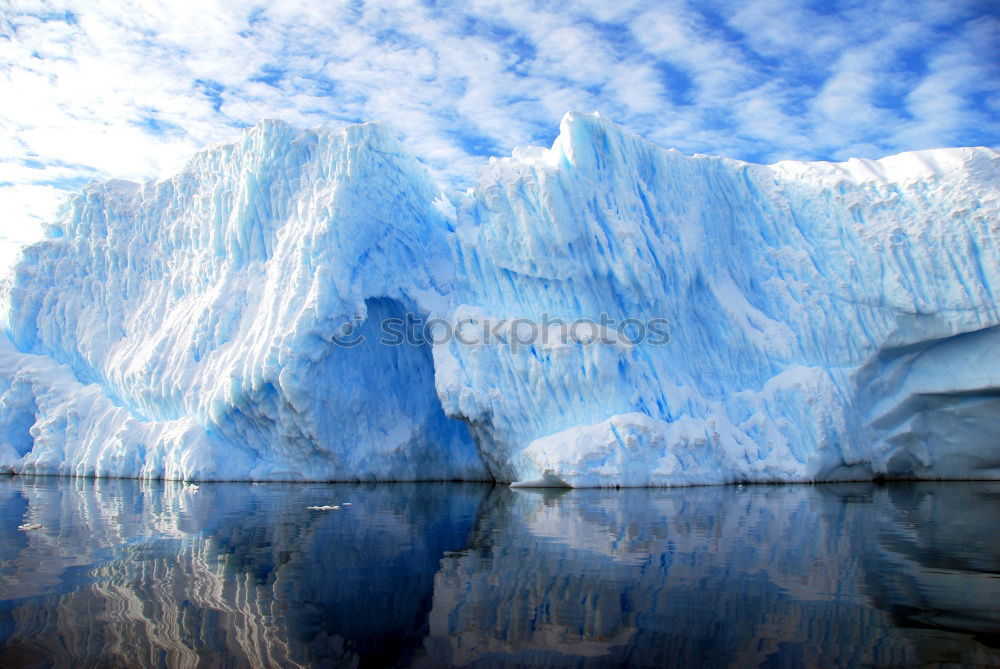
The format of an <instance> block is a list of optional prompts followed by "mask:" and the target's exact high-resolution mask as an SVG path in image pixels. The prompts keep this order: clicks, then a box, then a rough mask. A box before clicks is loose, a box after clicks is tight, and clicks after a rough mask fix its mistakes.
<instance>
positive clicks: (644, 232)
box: [0, 114, 1000, 486]
mask: <svg viewBox="0 0 1000 669" xmlns="http://www.w3.org/2000/svg"><path fill="white" fill-rule="evenodd" d="M998 290H1000V156H998V154H997V153H996V152H995V151H992V150H989V149H947V150H937V151H923V152H915V153H909V154H901V155H899V156H894V157H890V158H886V159H883V160H880V161H858V160H852V161H848V162H847V163H840V164H833V163H792V162H787V163H778V164H776V165H771V166H759V165H750V164H746V163H741V162H738V161H732V160H727V159H722V158H714V157H709V156H693V157H691V156H684V155H682V154H680V153H678V152H676V151H667V150H663V149H662V148H660V147H658V146H656V145H654V144H651V143H649V142H646V141H644V140H642V139H640V138H637V137H634V136H630V135H628V134H626V133H624V132H622V131H621V130H620V129H618V128H617V127H615V126H613V125H612V124H610V123H607V122H606V121H604V120H602V119H601V118H600V117H598V116H596V115H593V116H587V115H576V114H569V115H567V116H566V117H565V118H564V120H563V123H562V127H561V132H560V135H559V138H558V139H557V140H556V142H555V144H554V145H553V147H552V148H551V149H528V150H521V151H515V153H514V156H513V157H511V158H507V159H502V160H495V159H494V160H491V162H490V165H489V166H488V167H487V168H485V169H484V170H483V171H482V172H481V173H480V175H479V179H478V182H477V184H476V186H475V188H473V189H471V190H470V191H469V192H468V193H466V194H452V195H450V196H449V197H448V198H447V199H444V198H441V197H439V196H438V193H437V192H436V190H435V188H434V187H433V185H432V184H431V183H430V181H429V179H428V177H427V175H426V173H425V171H424V170H423V168H422V167H421V166H420V164H419V163H418V162H417V161H416V160H415V159H414V158H412V157H411V156H408V155H407V154H405V153H404V152H403V151H402V150H401V149H400V147H399V145H398V144H397V143H396V141H395V140H394V139H393V138H392V136H391V134H389V133H388V132H387V131H386V130H385V129H383V128H382V127H380V126H378V125H377V124H366V125H360V126H352V127H350V128H348V129H347V130H346V131H344V132H343V133H332V132H327V131H323V130H316V131H307V132H295V131H293V130H292V129H291V128H289V127H287V126H285V125H283V124H281V123H277V122H264V123H262V124H260V125H258V126H257V127H256V128H254V129H252V130H250V131H248V132H247V133H246V134H245V135H244V137H243V139H242V140H241V141H240V142H238V143H236V144H232V145H220V146H217V147H213V148H210V149H208V150H206V151H205V152H203V153H201V154H199V155H198V156H196V157H195V158H194V159H193V161H192V162H191V164H190V165H189V167H188V168H187V170H186V171H185V172H183V173H182V174H180V175H178V176H177V177H175V178H174V179H171V180H168V181H163V182H158V183H149V184H145V185H143V186H138V185H134V184H126V183H121V182H109V183H103V184H95V185H92V186H89V187H88V188H87V189H85V190H84V192H83V193H82V194H81V195H80V196H78V197H77V198H76V199H75V200H74V201H73V202H72V203H70V205H69V207H68V208H67V210H66V211H65V212H64V213H63V214H62V216H61V218H60V219H59V220H58V221H57V222H55V223H54V224H53V225H52V226H50V228H49V231H48V240H47V241H45V242H43V243H41V244H38V245H35V246H33V247H30V248H29V249H27V250H26V251H25V253H24V255H23V257H22V259H21V261H20V263H19V264H18V265H17V267H16V270H15V272H14V274H13V276H12V278H11V280H10V282H9V288H8V291H9V296H8V300H9V313H8V332H9V334H10V338H11V340H12V342H13V344H12V345H10V344H7V345H5V348H4V349H3V350H2V351H0V363H2V365H3V372H4V374H3V378H4V381H3V384H5V385H3V386H2V387H0V390H2V391H3V394H2V395H0V416H2V417H3V418H5V419H6V420H5V422H4V424H5V425H7V426H9V427H8V429H7V434H6V435H4V439H3V441H0V466H4V467H6V468H9V469H13V470H16V471H45V472H72V473H88V474H89V473H96V474H103V475H131V476H147V477H170V478H185V477H187V478H251V479H266V478H308V479H358V478H360V479H382V480H385V479H396V478H403V479H412V478H437V479H449V478H489V477H493V478H495V479H497V480H502V481H519V480H520V481H525V480H542V481H550V482H551V481H553V480H557V481H561V482H565V483H567V484H569V485H588V486H589V485H677V484H690V483H718V482H725V481H736V480H812V479H828V478H867V477H871V476H877V475H890V476H895V475H906V476H921V477H937V476H959V477H996V476H1000V392H998V390H1000V355H998V353H1000V328H998V327H997V326H998V325H1000V299H998V297H997V291H998ZM405 314H415V315H418V316H422V317H437V318H444V319H447V320H450V322H451V324H452V325H453V326H455V327H457V326H458V325H459V324H461V323H463V322H469V321H470V319H471V320H473V321H484V320H490V321H493V322H496V321H511V320H513V319H525V320H526V321H530V322H533V323H540V322H544V320H545V319H560V320H562V321H568V322H578V321H580V320H592V321H595V322H598V321H600V320H601V319H602V318H604V319H611V320H612V321H614V322H617V323H620V322H622V321H624V320H625V319H636V320H637V321H638V322H641V323H648V322H650V320H651V319H663V320H664V321H665V322H666V323H667V324H668V325H667V330H668V332H669V341H666V342H662V341H660V342H651V341H648V340H647V341H640V342H638V343H636V344H634V345H621V343H620V342H610V343H602V342H601V341H600V339H598V340H597V341H595V342H591V343H589V344H588V343H581V342H579V341H574V340H570V341H566V340H565V339H563V340H557V341H547V342H544V343H541V342H536V343H535V345H522V346H517V347H512V346H510V345H509V343H504V342H503V341H488V342H483V341H475V342H472V343H463V341H461V340H459V339H455V338H452V339H450V340H447V341H440V342H437V343H436V344H433V345H431V344H424V345H421V346H409V345H403V346H386V345H384V344H380V343H378V342H377V339H378V332H379V324H380V323H382V322H384V321H385V319H387V318H392V317H402V316H404V315H405ZM348 323H353V324H356V325H357V324H360V330H359V331H358V332H359V333H360V334H365V335H367V336H366V337H365V343H364V344H362V345H360V346H357V347H350V348H348V347H343V346H338V345H336V344H335V343H334V342H332V341H331V338H335V337H336V336H337V335H338V333H340V332H342V328H343V327H344V326H345V324H348Z"/></svg>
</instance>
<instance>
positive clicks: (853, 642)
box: [426, 484, 1000, 666]
mask: <svg viewBox="0 0 1000 669" xmlns="http://www.w3.org/2000/svg"><path fill="white" fill-rule="evenodd" d="M872 491H873V488H872V486H870V485H867V484H857V485H855V484H845V485H838V486H824V487H778V488H770V487H767V488H761V487H756V486H750V487H747V488H744V489H742V490H740V489H736V488H723V489H718V488H694V489H686V490H670V491H649V490H644V491H619V492H601V491H574V492H572V493H569V494H566V495H562V496H541V495H540V496H537V497H532V496H529V495H525V494H523V493H518V492H513V491H511V492H508V491H496V492H494V494H493V495H492V496H491V497H490V498H488V499H487V500H486V502H485V503H484V504H486V505H487V506H488V512H487V513H482V514H481V515H480V518H479V521H478V522H477V524H476V528H475V532H474V534H473V535H472V540H471V544H472V547H471V548H469V549H468V550H466V551H462V552H461V553H457V554H451V555H448V556H446V557H445V559H444V560H442V563H441V569H440V571H439V572H438V575H437V578H436V581H435V588H434V609H433V611H432V612H431V615H430V636H429V638H428V639H427V641H426V647H427V648H428V650H429V651H430V654H431V655H432V656H434V657H444V658H447V661H449V662H452V663H455V664H459V665H475V666H480V665H482V666H491V665H493V664H501V663H503V662H507V663H510V662H520V663H524V664H532V665H542V666H545V665H548V666H560V665H562V664H564V663H566V662H567V661H569V660H571V658H572V657H596V658H600V659H601V662H602V663H605V664H619V665H620V664H623V663H628V664H631V665H636V666H662V664H663V662H664V660H665V658H669V661H670V663H672V664H677V665H710V666H754V665H758V664H761V663H766V662H768V661H774V662H777V663H778V664H783V663H788V662H793V663H795V664H802V665H806V666H818V665H829V664H833V665H837V666H858V665H866V664H879V665H884V664H912V663H919V662H925V661H930V662H933V661H943V660H945V659H948V660H950V661H972V662H975V661H979V662H987V663H989V662H990V661H991V658H993V659H995V658H994V656H993V655H991V653H990V651H989V650H987V649H986V648H984V647H982V646H979V645H977V644H976V643H973V642H970V641H969V640H968V639H965V638H962V637H957V638H954V639H950V640H948V641H946V642H942V643H938V642H937V640H935V639H933V638H931V637H922V636H920V635H912V634H910V633H909V632H908V631H907V630H905V629H899V628H897V627H895V626H894V624H893V619H892V618H891V617H889V616H887V615H886V614H884V613H883V612H881V611H879V610H877V609H873V608H871V607H870V606H868V602H867V594H866V592H867V590H868V589H869V588H870V586H871V581H872V578H873V575H872V574H870V573H867V572H866V567H867V565H869V564H870V561H869V560H868V559H867V558H866V557H865V556H866V555H867V553H868V551H869V550H870V549H871V547H870V546H869V544H868V541H869V537H870V536H871V534H872V532H873V531H874V529H875V527H876V525H877V521H876V520H875V518H874V517H873V515H877V514H878V513H879V512H882V511H885V506H886V505H887V500H886V499H885V498H884V497H881V496H878V495H875V496H873V495H872ZM983 528H984V525H983V524H982V523H980V524H979V525H978V526H974V527H971V528H969V529H970V530H972V531H973V534H975V535H977V536H980V537H981V536H983ZM947 546H948V547H949V548H950V549H951V550H957V551H959V552H961V551H962V550H963V549H962V548H961V547H962V544H961V543H959V544H953V543H950V542H949V543H947ZM942 548H944V547H942ZM973 550H975V548H973ZM992 550H993V552H992V555H994V556H996V557H998V558H1000V550H997V547H996V546H994V547H993V549H992ZM994 569H995V567H994ZM995 572H996V570H995V571H994V574H995ZM994 577H995V576H994ZM875 578H878V576H877V575H875ZM962 592H963V589H962V588H959V589H957V590H954V591H953V592H952V595H953V597H954V598H953V599H952V601H951V602H950V604H951V605H952V609H951V611H952V612H953V613H954V612H958V611H961V610H962V608H963V606H964V602H963V599H962Z"/></svg>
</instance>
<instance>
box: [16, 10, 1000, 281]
mask: <svg viewBox="0 0 1000 669" xmlns="http://www.w3.org/2000/svg"><path fill="white" fill-rule="evenodd" d="M140 5H141V7H132V8H127V9H123V6H122V4H121V3H120V2H118V1H111V0H64V1H60V2H35V1H27V0H13V3H12V4H11V3H8V4H6V5H5V6H4V8H3V9H0V12H2V14H0V17H2V18H0V213H2V219H0V244H2V243H3V242H5V241H6V242H7V244H8V246H9V245H10V244H12V243H17V242H19V241H24V240H29V239H32V238H34V237H35V236H37V234H38V224H39V222H40V221H41V220H43V219H46V218H48V217H50V216H51V212H52V211H53V210H54V208H55V206H56V205H57V204H58V202H59V201H60V200H61V199H62V198H64V197H65V194H66V192H67V191H72V190H74V189H77V188H79V186H80V185H82V184H83V183H85V182H87V181H89V180H91V179H94V178H102V177H110V176H114V177H120V178H130V179H146V178H154V177H159V176H166V175H169V174H170V173H172V172H174V171H176V170H177V169H178V168H179V167H180V166H181V165H182V164H183V162H184V160H185V159H186V158H187V157H188V156H190V154H192V153H193V152H194V151H195V150H197V149H198V148H201V147H202V146H204V145H205V144H208V143H211V142H215V141H220V140H226V139H231V138H233V137H235V136H236V135H237V134H238V133H239V129H240V128H242V127H245V126H248V125H253V124H254V123H255V122H256V121H258V120H259V119H261V118H264V117H276V118H282V119H285V120H287V121H290V122H291V123H293V124H295V125H298V126H314V125H319V124H324V125H328V126H332V127H338V126H342V125H344V124H345V123H351V122H356V121H366V120H382V121H388V122H389V123H391V124H392V125H393V126H394V127H395V128H396V129H397V130H398V132H399V133H400V135H401V136H402V137H403V139H404V142H405V143H406V144H407V145H408V146H409V148H410V149H411V150H412V151H413V152H415V153H416V154H417V155H418V156H419V157H420V158H421V159H422V160H423V161H424V162H425V163H426V164H427V165H428V167H430V169H431V170H432V171H433V172H434V173H435V175H436V176H437V177H438V179H439V180H440V181H441V183H442V184H444V185H452V186H465V185H468V184H471V183H472V181H473V180H474V178H475V173H476V168H477V167H478V166H479V165H482V164H483V162H484V161H483V159H482V156H488V155H507V154H509V153H510V151H511V149H512V148H513V147H515V146H519V145H525V144H542V145H547V144H549V143H550V142H551V141H552V139H553V138H554V136H555V134H556V132H557V129H558V122H559V119H560V117H561V116H562V115H563V113H565V112H566V111H569V110H576V111H595V110H597V111H600V112H601V113H602V114H604V115H605V116H607V117H609V118H611V119H612V120H614V121H616V122H617V123H619V124H621V125H623V126H624V127H626V128H627V129H628V130H630V131H632V132H635V133H637V134H640V135H643V136H645V137H647V138H649V139H651V140H653V141H656V142H658V143H660V144H662V145H663V146H670V147H676V148H678V149H680V150H681V151H684V152H686V153H696V152H699V153H714V154H722V155H726V156H731V157H734V158H742V159H745V160H751V161H755V162H773V161H776V160H781V159H787V158H793V159H807V160H811V159H832V160H840V159H846V158H849V157H853V156H859V157H870V158H877V157H881V156H884V155H888V154H892V153H897V152H899V151H904V150H911V149H925V148H934V147H942V146H963V145H984V146H992V147H994V148H996V147H998V145H1000V47H998V45H1000V4H998V3H996V2H992V1H984V2H961V1H941V0H935V1H932V2H926V1H921V0H899V1H897V0H886V1H884V2H840V1H837V0H831V1H829V2H827V1H821V0H816V1H813V2H792V1H790V0H759V1H756V2H750V1H747V2H735V1H730V2H723V1H721V0H701V1H694V0H692V1H690V2H684V1H677V2H674V1H672V0H668V1H661V2H629V1H628V0H617V1H615V2H611V1H608V0H600V1H597V2H567V1H565V0H564V1H561V2H517V1H516V0H503V1H492V0H470V1H467V2H454V3H452V2H438V1H436V0H426V1H393V2H362V1H349V2H325V1H323V2H320V1H315V2H296V1H294V0H282V1H281V2H274V3H270V2H269V3H252V2H213V1H212V0H199V1H198V2H186V1H183V0H171V1H169V2H163V3H158V2H143V3H140ZM0 262H3V259H0Z"/></svg>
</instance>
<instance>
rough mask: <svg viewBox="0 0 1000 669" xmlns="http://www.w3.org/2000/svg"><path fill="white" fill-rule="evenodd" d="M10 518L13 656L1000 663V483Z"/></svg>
mask: <svg viewBox="0 0 1000 669" xmlns="http://www.w3.org/2000/svg"><path fill="white" fill-rule="evenodd" d="M341 502H351V503H352V506H345V507H343V508H342V509H341V510H340V511H326V512H322V511H310V510H307V509H306V507H307V506H310V505H315V504H337V503H341ZM25 522H34V523H41V524H42V525H43V527H42V528H41V529H38V530H34V531H28V532H24V531H19V530H18V529H17V527H18V526H19V525H20V524H22V523H25ZM0 523H2V530H0V666H3V667H14V666H17V667H23V666H50V665H53V664H55V665H57V666H79V667H87V666H101V667H104V666H121V667H145V666H169V667H197V666H300V665H301V666H410V665H416V666H441V665H447V664H451V665H463V666H494V665H504V666H507V665H519V666H614V665H619V664H629V665H633V666H664V665H674V666H677V665H682V666H683V665H696V666H721V665H725V666H755V665H774V666H859V665H871V664H875V665H896V666H898V665H913V664H921V663H931V664H936V663H962V664H980V665H987V666H989V665H1000V575H998V574H1000V484H997V483H927V484H893V485H886V486H876V485H871V484H844V485H822V486H747V487H743V488H737V487H710V488H687V489H673V490H618V491H586V490H576V491H566V492H552V491H548V492H532V491H512V490H509V489H507V488H504V487H493V486H488V485H472V484H392V485H379V486H364V485H336V486H331V485H328V486H321V485H293V484H289V485H280V484H279V485H273V484H269V485H247V484H202V485H201V486H200V488H199V489H198V490H194V489H192V488H186V487H184V486H182V485H179V484H157V483H138V482H134V481H96V482H95V481H80V480H66V479H52V478H33V479H26V478H5V479H0Z"/></svg>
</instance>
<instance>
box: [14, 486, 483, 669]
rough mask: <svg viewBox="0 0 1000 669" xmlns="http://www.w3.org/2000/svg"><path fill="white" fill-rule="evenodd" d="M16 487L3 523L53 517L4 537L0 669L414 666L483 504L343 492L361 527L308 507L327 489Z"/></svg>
mask: <svg viewBox="0 0 1000 669" xmlns="http://www.w3.org/2000/svg"><path fill="white" fill-rule="evenodd" d="M20 483H21V482H19V481H17V480H13V481H2V480H0V510H2V511H3V512H4V516H3V517H4V519H6V518H7V517H8V516H7V513H8V512H9V511H14V512H15V513H24V512H30V513H36V512H39V511H41V512H42V513H47V514H50V517H51V518H52V522H50V523H49V524H47V526H46V530H45V531H43V532H36V533H33V535H35V536H32V537H30V540H28V539H25V540H18V542H17V543H15V542H8V541H7V537H6V536H4V540H3V541H2V542H0V561H2V565H3V569H2V570H0V574H2V580H0V600H9V601H7V602H2V601H0V666H9V665H11V664H12V663H18V664H19V663H23V661H26V659H30V658H36V659H44V658H50V659H51V660H54V661H56V662H57V664H59V665H60V666H74V665H91V666H129V667H153V666H161V665H163V664H164V663H166V664H168V665H169V666H171V667H194V666H204V665H205V664H208V665H212V664H225V663H229V662H235V663H236V665H238V666H244V665H247V666H263V667H285V666H328V665H329V664H331V663H333V664H336V665H338V666H340V665H348V666H354V665H356V663H357V662H358V660H359V658H365V660H366V661H367V662H370V663H372V664H373V665H379V666H381V665H386V664H388V665H394V664H397V663H403V664H405V663H407V662H408V658H410V657H412V655H413V654H414V653H417V652H419V651H420V648H421V642H422V639H423V635H424V633H423V628H424V626H425V625H426V617H427V607H428V605H429V602H430V598H431V588H432V587H433V577H434V572H435V570H436V568H437V561H438V559H439V558H440V556H441V555H442V554H443V552H445V551H447V550H453V549H456V548H460V547H462V546H464V541H465V538H466V534H467V532H468V528H469V523H471V521H472V519H473V517H474V515H475V511H476V508H477V506H478V503H479V500H480V498H481V497H482V494H483V490H482V489H481V488H480V487H479V486H474V485H466V486H455V485H451V486H447V488H442V487H441V486H435V485H432V484H424V485H421V486H406V485H398V486H387V487H383V488H378V489H375V488H358V487H352V488H349V489H345V488H340V489H339V493H338V495H343V494H345V492H346V491H348V490H349V494H350V497H351V498H352V499H353V500H354V503H353V504H352V509H353V510H352V514H353V516H351V515H347V514H339V515H331V514H311V513H309V512H304V508H305V506H307V505H308V504H311V503H314V502H316V501H318V500H320V499H324V498H325V497H326V496H327V495H329V494H330V489H329V488H305V487H295V486H289V487H280V486H279V487H274V486H269V487H267V488H264V487H241V486H232V485H224V484H216V485H204V486H202V487H201V490H200V492H199V493H198V494H197V495H196V496H194V498H195V499H193V500H192V499H185V498H184V497H183V493H182V491H181V488H180V486H176V487H173V486H169V485H168V486H165V487H164V486H157V485H148V484H147V485H143V486H141V487H140V486H139V485H138V484H136V483H135V482H133V481H113V482H108V483H107V484H105V485H101V484H100V483H98V484H94V483H93V482H80V484H79V485H77V484H75V483H74V484H73V485H69V484H66V483H64V482H62V481H54V480H47V481H46V480H44V479H43V480H42V481H40V482H38V483H37V485H25V486H23V487H22V486H21V485H20ZM182 505H186V506H185V507H183V513H178V511H180V510H181V508H182ZM15 658H19V659H20V660H22V662H14V659H15Z"/></svg>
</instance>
